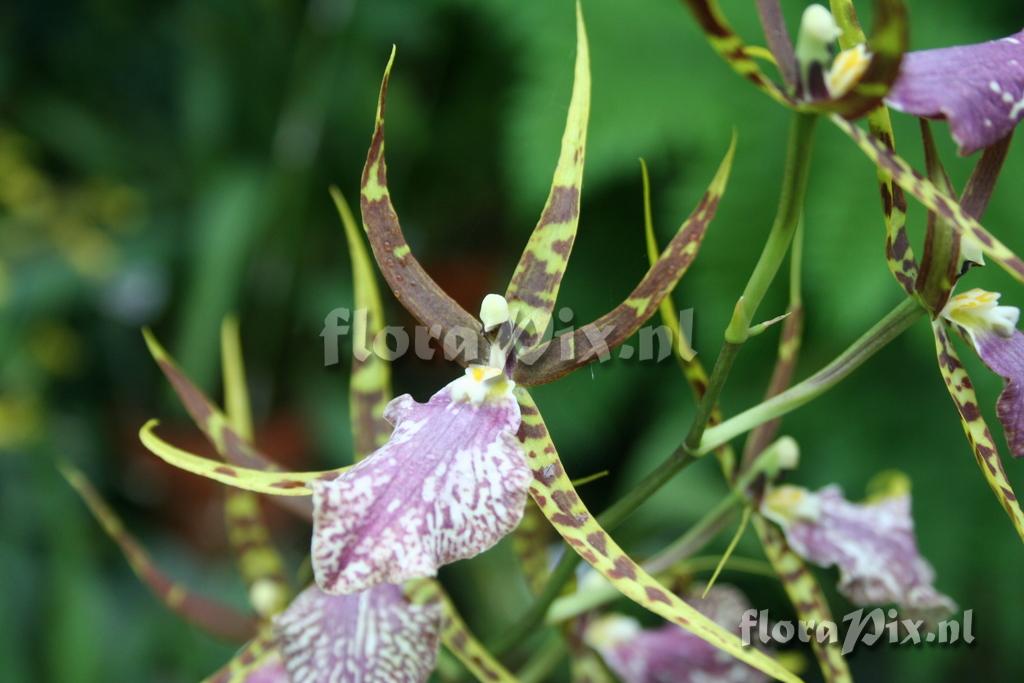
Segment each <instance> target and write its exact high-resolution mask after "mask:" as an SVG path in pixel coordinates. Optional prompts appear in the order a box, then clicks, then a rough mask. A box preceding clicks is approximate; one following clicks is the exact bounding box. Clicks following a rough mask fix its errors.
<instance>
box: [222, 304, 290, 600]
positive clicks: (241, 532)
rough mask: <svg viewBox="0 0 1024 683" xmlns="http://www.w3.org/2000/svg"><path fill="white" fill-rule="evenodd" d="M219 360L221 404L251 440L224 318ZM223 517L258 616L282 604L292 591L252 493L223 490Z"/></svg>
mask: <svg viewBox="0 0 1024 683" xmlns="http://www.w3.org/2000/svg"><path fill="white" fill-rule="evenodd" d="M220 342H221V363H222V365H223V372H224V405H225V406H226V408H227V417H228V420H229V422H230V424H231V426H232V427H233V428H234V430H235V431H236V432H237V433H238V435H239V436H241V437H242V438H243V439H244V440H245V441H246V442H247V443H252V438H253V428H252V410H251V408H250V404H249V388H248V386H247V384H246V379H245V361H244V360H243V357H242V340H241V335H240V334H239V330H238V321H237V320H236V319H235V318H233V317H229V318H226V319H225V320H224V322H223V324H222V325H221V334H220ZM224 519H225V522H226V526H227V534H228V541H229V542H230V543H231V547H232V548H233V549H234V551H235V555H236V556H237V558H238V567H239V570H240V572H241V574H242V579H243V580H244V581H245V585H246V586H247V587H248V589H249V602H250V603H251V604H252V606H253V608H255V610H256V611H257V612H258V613H259V615H260V616H262V617H269V616H272V615H274V614H276V613H277V612H279V611H281V610H282V609H284V607H285V606H286V605H287V604H288V599H289V598H290V596H291V588H290V587H289V585H288V580H287V578H286V577H285V567H284V561H283V560H282V559H281V555H280V554H279V553H278V551H277V549H276V548H275V547H274V544H273V542H272V541H271V538H270V531H269V530H268V529H267V525H266V523H265V521H264V519H263V512H262V511H261V510H260V501H259V498H258V497H257V496H256V494H254V493H252V492H250V491H242V490H239V489H236V488H228V489H227V490H226V491H225V493H224Z"/></svg>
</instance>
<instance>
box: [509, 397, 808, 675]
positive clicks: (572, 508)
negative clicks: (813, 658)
mask: <svg viewBox="0 0 1024 683" xmlns="http://www.w3.org/2000/svg"><path fill="white" fill-rule="evenodd" d="M516 396H517V398H518V399H519V404H520V408H521V410H522V412H523V414H524V416H528V417H529V418H530V420H531V429H530V433H529V436H532V437H534V438H535V439H537V440H543V443H544V444H545V445H544V446H543V448H541V449H539V450H533V449H531V450H529V451H528V452H527V460H528V462H529V465H530V469H532V470H533V482H532V484H531V486H530V495H531V496H533V499H534V500H535V501H536V502H537V505H538V506H539V507H540V509H541V510H542V511H543V512H544V514H545V516H546V517H547V518H548V520H550V521H551V524H552V525H553V526H554V527H555V529H556V530H557V531H558V533H559V534H561V535H562V537H563V538H564V539H565V540H566V542H567V543H568V544H569V547H571V548H572V549H573V550H574V551H576V552H577V553H578V554H579V555H580V556H581V557H582V558H583V559H584V560H585V561H586V562H587V563H588V564H590V565H591V566H592V567H593V568H594V569H596V570H597V571H598V572H599V573H600V574H601V575H602V576H604V577H605V578H606V579H607V580H608V581H609V582H610V583H611V584H612V585H613V586H615V588H616V589H617V590H618V591H619V592H621V593H622V594H623V595H624V596H626V597H627V598H629V599H630V600H632V601H633V602H635V603H637V604H638V605H640V606H642V607H644V608H646V609H648V610H650V611H651V612H654V613H655V614H657V615H658V616H660V617H662V618H664V619H666V620H668V621H671V622H672V623H674V624H677V625H679V626H682V627H683V628H684V629H686V630H687V631H689V632H691V633H693V634H695V635H696V636H698V637H700V638H702V639H703V640H706V641H707V642H709V643H711V644H712V645H714V646H715V647H716V648H718V649H720V650H722V651H723V652H726V653H728V654H730V655H732V656H733V657H736V658H737V659H740V660H742V661H744V662H746V663H747V664H750V665H751V666H753V667H755V668H756V669H759V670H761V671H763V672H765V673H767V674H768V675H769V676H774V677H775V678H777V679H779V680H782V681H799V680H800V679H799V678H798V677H797V676H795V675H793V674H792V673H791V672H790V671H788V670H787V669H786V668H785V667H783V666H782V665H780V664H779V663H778V662H776V661H775V660H773V659H772V658H771V657H769V656H767V655H765V654H764V653H761V652H758V651H757V650H754V649H753V648H749V647H745V646H744V645H743V644H742V643H741V642H740V639H739V638H738V637H736V635H734V634H732V633H729V632H728V631H726V630H725V629H723V628H722V627H721V626H719V625H718V624H716V623H715V622H713V621H712V620H710V619H708V618H707V617H705V616H704V615H703V614H701V613H700V612H698V611H697V610H695V609H694V608H693V607H692V606H690V605H688V604H687V603H686V602H684V601H683V600H682V599H681V598H679V597H678V596H677V595H675V594H674V593H672V592H671V591H670V590H668V589H667V588H665V587H664V586H662V585H661V584H660V583H658V581H657V580H656V579H655V578H654V577H652V576H651V575H650V574H648V573H647V572H646V571H644V569H643V568H642V567H641V566H640V565H639V564H637V563H636V562H635V561H634V560H633V559H632V558H630V557H629V556H628V555H626V553H625V552H623V550H622V548H620V547H619V545H618V544H617V543H616V542H615V541H614V540H613V539H612V537H611V536H610V535H609V534H608V533H607V532H606V531H605V530H604V529H602V528H601V526H600V525H599V524H598V523H597V520H596V519H595V518H594V516H593V515H591V514H590V511H589V510H587V508H586V506H585V505H584V504H583V501H582V500H580V497H579V495H578V494H577V493H576V491H575V489H574V487H573V485H572V482H571V481H570V480H569V477H568V476H567V475H566V473H565V469H564V468H563V467H562V463H561V460H560V459H559V457H558V451H557V450H556V449H555V446H554V444H553V443H552V442H551V439H550V436H548V434H547V428H546V426H545V425H544V421H543V419H542V418H541V417H540V411H538V410H537V406H536V404H535V403H534V402H533V399H532V398H531V397H530V395H529V394H528V393H527V392H526V391H525V390H524V389H521V388H520V389H517V390H516Z"/></svg>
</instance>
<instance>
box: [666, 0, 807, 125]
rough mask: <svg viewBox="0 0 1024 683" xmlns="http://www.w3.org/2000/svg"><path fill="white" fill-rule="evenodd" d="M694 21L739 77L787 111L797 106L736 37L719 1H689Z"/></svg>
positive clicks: (686, 0) (687, 1) (687, 0)
mask: <svg viewBox="0 0 1024 683" xmlns="http://www.w3.org/2000/svg"><path fill="white" fill-rule="evenodd" d="M685 2H686V5H687V6H688V7H689V8H690V11H691V12H693V16H694V18H695V19H696V20H697V23H698V24H699V25H700V27H701V29H703V31H704V33H705V35H706V36H707V38H708V42H710V43H711V47H712V49H714V51H715V52H717V53H718V56H719V57H721V58H722V59H723V60H725V63H726V64H728V65H729V67H730V68H731V69H732V70H733V71H735V72H736V73H737V74H739V75H740V76H742V77H743V78H745V79H746V80H748V81H750V82H751V83H753V84H754V85H755V86H757V87H758V89H760V90H761V91H762V92H763V93H765V94H766V95H768V97H770V98H772V99H773V100H775V101H776V102H778V103H779V104H781V105H783V106H786V107H793V106H795V105H796V102H795V100H794V99H793V98H792V97H790V96H789V94H787V93H786V92H785V91H784V90H782V88H780V87H779V86H778V85H776V84H775V82H774V81H772V79H770V78H769V77H768V76H767V75H766V74H765V73H764V72H763V71H762V70H761V67H760V65H758V63H757V62H756V61H754V59H753V58H752V57H750V56H749V55H748V48H747V45H746V43H744V42H743V39H742V38H740V37H739V35H737V34H736V32H735V31H734V30H733V28H732V26H731V25H730V24H729V21H728V19H726V18H725V15H724V14H723V13H722V9H721V7H719V5H718V2H717V0H685Z"/></svg>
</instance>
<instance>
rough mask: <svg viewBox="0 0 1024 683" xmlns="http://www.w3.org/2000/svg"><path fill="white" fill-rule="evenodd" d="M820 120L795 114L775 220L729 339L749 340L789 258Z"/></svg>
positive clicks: (732, 322)
mask: <svg viewBox="0 0 1024 683" xmlns="http://www.w3.org/2000/svg"><path fill="white" fill-rule="evenodd" d="M817 121H818V117H817V115H815V114H802V113H799V112H797V113H795V114H793V122H792V124H791V125H790V129H789V146H788V150H787V152H786V166H785V170H784V171H783V177H782V192H781V194H780V195H779V208H778V210H777V212H776V214H775V222H774V223H773V224H772V228H771V232H769V233H768V240H767V241H766V242H765V245H764V249H763V250H762V251H761V258H759V259H758V261H757V265H755V266H754V272H752V273H751V274H750V279H749V280H748V281H747V286H746V288H744V290H743V294H742V296H740V299H739V301H737V302H736V309H735V311H734V312H733V317H732V320H730V321H729V326H728V327H727V328H726V330H725V341H726V342H731V343H733V344H742V343H743V342H745V341H746V340H747V337H748V336H749V332H748V330H749V328H750V323H751V320H752V319H753V317H754V314H755V313H756V312H757V308H758V306H760V305H761V300H762V299H764V295H765V292H767V291H768V286H769V285H771V283H772V280H774V279H775V275H776V273H778V272H779V267H780V266H781V265H782V260H783V259H784V258H785V257H786V252H787V250H788V249H789V243H790V242H791V241H792V239H793V234H794V233H795V232H796V228H797V225H798V224H799V222H800V214H801V212H802V211H803V205H804V196H805V195H806V194H807V177H808V175H809V171H810V168H811V148H812V146H813V140H814V127H815V123H817Z"/></svg>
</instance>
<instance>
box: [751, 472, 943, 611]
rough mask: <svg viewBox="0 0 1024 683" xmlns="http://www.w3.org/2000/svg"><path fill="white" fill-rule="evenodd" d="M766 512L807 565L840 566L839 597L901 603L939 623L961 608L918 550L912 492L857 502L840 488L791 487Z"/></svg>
mask: <svg viewBox="0 0 1024 683" xmlns="http://www.w3.org/2000/svg"><path fill="white" fill-rule="evenodd" d="M761 513H762V514H763V515H764V516H765V517H767V518H768V519H770V520H772V521H773V522H775V523H776V524H778V525H779V526H780V527H781V528H782V531H783V533H785V535H786V540H787V541H789V545H790V547H792V548H793V549H794V550H795V551H796V552H798V553H800V555H802V556H803V557H804V558H805V559H806V560H808V561H809V562H812V563H813V564H816V565H818V566H820V567H831V566H832V565H837V566H838V567H839V585H838V588H839V592H840V593H842V594H843V595H845V596H846V597H847V598H849V599H850V601H851V602H853V603H854V604H857V605H879V604H887V603H896V604H898V605H900V606H901V607H902V608H904V609H906V610H907V611H908V612H912V613H917V614H924V615H928V616H930V617H936V618H941V616H946V615H948V614H949V613H951V612H953V611H954V610H955V609H956V605H955V604H954V603H953V601H952V600H950V599H949V598H948V597H946V596H945V595H943V594H941V593H939V592H938V591H936V590H935V587H934V586H933V585H932V584H933V582H934V580H935V571H934V570H933V569H932V567H931V565H930V564H928V562H927V561H926V560H925V559H924V558H923V557H922V556H921V554H920V553H919V552H918V549H917V541H916V540H915V537H914V522H913V519H912V518H911V516H910V494H909V493H903V494H900V495H892V496H889V497H886V498H883V499H880V500H877V501H871V502H868V503H851V502H850V501H848V500H846V499H845V498H844V497H843V494H842V491H841V490H840V488H839V487H838V486H836V485H834V484H833V485H830V486H826V487H825V488H823V489H821V490H820V491H817V492H812V491H808V490H807V489H804V488H800V487H798V486H791V485H784V486H779V487H776V488H774V489H772V490H770V491H769V492H768V493H767V494H766V495H765V498H764V501H763V503H762V505H761Z"/></svg>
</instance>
